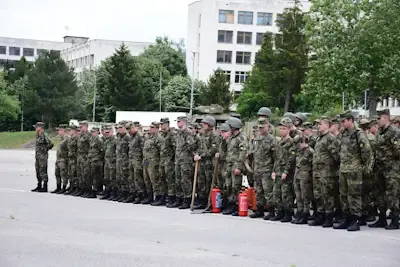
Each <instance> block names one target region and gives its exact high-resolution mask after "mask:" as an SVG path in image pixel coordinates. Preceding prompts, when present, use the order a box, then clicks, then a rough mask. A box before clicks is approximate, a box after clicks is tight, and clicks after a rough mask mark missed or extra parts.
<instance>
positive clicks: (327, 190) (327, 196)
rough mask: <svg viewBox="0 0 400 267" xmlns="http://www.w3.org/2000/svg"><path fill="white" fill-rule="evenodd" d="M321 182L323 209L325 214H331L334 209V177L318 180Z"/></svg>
mask: <svg viewBox="0 0 400 267" xmlns="http://www.w3.org/2000/svg"><path fill="white" fill-rule="evenodd" d="M318 179H319V180H320V182H321V189H322V199H323V205H324V206H323V209H324V211H325V213H329V214H330V213H332V212H333V211H334V209H335V198H336V191H335V177H334V176H325V177H320V178H318Z"/></svg>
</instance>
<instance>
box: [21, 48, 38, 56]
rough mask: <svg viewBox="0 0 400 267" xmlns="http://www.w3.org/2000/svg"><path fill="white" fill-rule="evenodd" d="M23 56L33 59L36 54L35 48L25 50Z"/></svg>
mask: <svg viewBox="0 0 400 267" xmlns="http://www.w3.org/2000/svg"><path fill="white" fill-rule="evenodd" d="M22 54H23V55H24V57H33V56H34V54H35V52H34V50H33V48H23V49H22Z"/></svg>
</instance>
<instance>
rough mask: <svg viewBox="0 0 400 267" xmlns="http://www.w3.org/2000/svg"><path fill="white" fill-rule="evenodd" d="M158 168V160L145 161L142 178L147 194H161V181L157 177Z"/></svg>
mask: <svg viewBox="0 0 400 267" xmlns="http://www.w3.org/2000/svg"><path fill="white" fill-rule="evenodd" d="M159 168H160V165H159V163H158V162H156V161H154V162H146V160H145V164H144V168H143V178H144V184H145V185H146V191H147V193H148V194H150V193H153V194H154V195H156V196H158V195H160V194H161V183H160V178H159V176H160V175H159Z"/></svg>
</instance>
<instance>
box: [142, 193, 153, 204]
mask: <svg viewBox="0 0 400 267" xmlns="http://www.w3.org/2000/svg"><path fill="white" fill-rule="evenodd" d="M151 202H153V192H150V193H148V194H147V197H145V198H144V199H143V200H142V202H141V203H142V204H143V205H149V204H151Z"/></svg>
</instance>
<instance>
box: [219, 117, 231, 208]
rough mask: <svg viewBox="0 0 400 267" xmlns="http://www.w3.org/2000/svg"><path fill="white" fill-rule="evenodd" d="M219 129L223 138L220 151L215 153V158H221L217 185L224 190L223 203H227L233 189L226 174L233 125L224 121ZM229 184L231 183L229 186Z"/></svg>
mask: <svg viewBox="0 0 400 267" xmlns="http://www.w3.org/2000/svg"><path fill="white" fill-rule="evenodd" d="M219 129H220V135H221V137H222V138H221V141H220V144H219V148H218V152H217V153H215V158H218V159H219V172H218V180H217V186H218V188H219V189H221V191H222V199H223V205H225V204H226V203H227V202H228V199H227V196H229V194H230V192H231V191H232V186H231V183H228V181H227V179H228V177H227V175H226V154H227V152H228V140H229V138H230V137H231V127H229V125H228V124H227V123H223V124H222V125H221V127H220V128H219ZM229 179H230V177H229ZM228 185H230V187H229V188H228Z"/></svg>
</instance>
